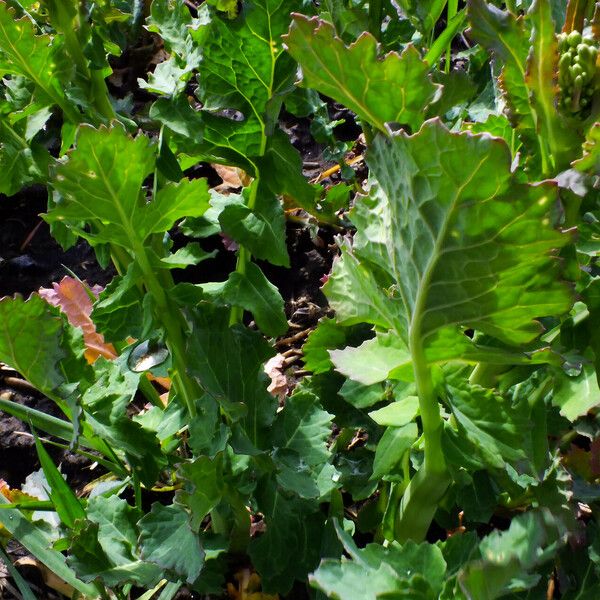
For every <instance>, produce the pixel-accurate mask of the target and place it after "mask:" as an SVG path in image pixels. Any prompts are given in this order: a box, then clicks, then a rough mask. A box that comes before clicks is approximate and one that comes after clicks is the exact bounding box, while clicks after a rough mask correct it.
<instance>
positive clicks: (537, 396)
mask: <svg viewBox="0 0 600 600" xmlns="http://www.w3.org/2000/svg"><path fill="white" fill-rule="evenodd" d="M552 382H553V380H552V377H551V376H550V375H548V376H547V377H546V378H545V379H544V380H543V381H542V382H541V383H540V384H539V386H538V387H537V389H536V390H535V391H534V392H533V393H532V394H531V395H530V396H529V399H528V402H529V407H530V409H531V421H532V422H533V424H534V426H533V429H532V431H531V441H532V446H533V466H534V468H535V470H536V473H538V474H541V473H543V472H544V470H545V469H546V467H547V466H548V456H549V455H550V448H549V446H548V419H547V413H546V403H545V402H544V398H545V397H546V395H547V394H548V392H549V391H550V389H551V388H552Z"/></svg>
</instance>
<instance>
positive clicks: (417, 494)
mask: <svg viewBox="0 0 600 600" xmlns="http://www.w3.org/2000/svg"><path fill="white" fill-rule="evenodd" d="M416 312H417V313H418V311H416ZM409 347H410V352H411V356H412V360H413V370H414V373H415V382H416V384H417V393H418V395H419V412H420V415H421V424H422V427H423V437H424V439H425V459H424V461H423V465H422V466H421V468H420V469H419V470H418V472H417V474H416V475H415V476H414V477H413V479H412V480H411V482H410V483H409V484H408V487H407V488H406V491H405V492H404V495H403V496H402V502H401V504H400V510H399V512H398V517H397V519H396V523H395V538H396V539H397V540H398V541H400V542H404V541H406V540H408V539H412V540H415V541H417V542H420V541H422V540H424V539H425V536H426V535H427V531H428V530H429V527H430V525H431V522H432V520H433V517H434V515H435V512H436V510H437V508H438V504H439V502H440V500H441V499H442V497H443V496H444V494H445V493H446V490H447V489H448V486H449V485H450V482H451V478H450V474H449V472H448V467H447V465H446V458H445V457H444V451H443V447H442V434H443V431H444V422H443V420H442V417H441V415H440V406H439V403H438V400H437V396H436V393H435V387H434V385H433V380H432V378H431V372H430V370H429V366H428V364H427V360H426V358H425V352H424V349H423V343H422V340H421V332H420V328H419V327H417V326H413V327H412V328H411V333H410V337H409Z"/></svg>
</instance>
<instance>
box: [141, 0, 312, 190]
mask: <svg viewBox="0 0 600 600" xmlns="http://www.w3.org/2000/svg"><path fill="white" fill-rule="evenodd" d="M299 6H300V5H299V4H298V3H297V2H296V1H295V0H292V1H290V2H286V3H282V2H280V1H279V0H253V1H252V2H247V3H246V4H245V5H244V10H243V11H242V12H241V13H240V15H238V17H237V18H236V19H229V18H228V17H227V16H226V15H222V14H219V13H218V12H217V11H216V10H214V9H210V10H207V11H206V12H205V13H204V15H203V17H204V19H203V20H202V22H201V23H199V26H198V27H197V28H194V29H193V30H192V32H191V35H192V37H193V38H194V40H195V41H196V43H197V44H198V45H199V46H201V47H202V60H201V63H200V66H199V71H200V76H199V84H200V86H199V88H198V96H199V98H200V101H201V102H202V104H203V109H202V110H201V111H199V112H197V113H196V112H194V111H193V110H192V109H191V108H190V107H189V105H188V104H187V100H186V99H185V98H178V99H175V100H173V101H166V100H160V101H159V102H157V103H155V105H154V106H153V110H152V111H151V115H152V116H153V118H158V119H159V120H160V121H161V122H163V123H164V124H165V125H167V126H168V127H169V128H170V129H172V130H173V131H176V132H177V133H179V134H180V135H183V136H185V137H186V138H189V139H190V141H191V142H192V144H193V152H194V154H197V155H198V156H199V157H202V158H203V159H204V160H209V161H211V162H219V163H225V164H234V165H237V166H240V167H241V168H243V169H245V170H246V171H247V172H248V173H250V174H253V175H255V174H256V166H257V165H256V163H255V162H254V161H253V159H254V158H256V157H261V156H263V155H264V154H265V151H266V150H267V138H268V137H269V136H271V134H272V133H273V129H274V126H275V123H276V119H277V117H278V115H279V110H280V107H281V103H282V101H283V97H284V95H285V93H287V92H288V91H290V90H291V83H292V80H293V77H294V74H295V65H294V61H293V60H292V58H291V57H290V56H289V54H287V53H286V52H284V50H283V47H282V45H281V40H280V37H281V35H282V34H283V33H284V32H285V31H286V29H287V27H288V24H289V14H290V11H292V10H294V9H295V8H298V7H299ZM225 110H226V111H230V112H231V111H239V113H241V115H242V116H243V118H241V119H237V120H236V119H232V118H228V117H226V116H221V115H219V114H218V113H219V112H220V111H225ZM184 143H185V144H186V146H187V147H188V148H189V143H187V142H183V143H181V142H178V145H179V146H180V147H181V148H183V144H184ZM186 151H188V152H189V151H190V150H186ZM298 176H299V173H298V174H297V175H295V180H297V181H298ZM302 187H303V188H304V189H305V188H306V184H304V186H302ZM299 189H301V188H299Z"/></svg>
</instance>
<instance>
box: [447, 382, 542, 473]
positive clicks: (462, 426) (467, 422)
mask: <svg viewBox="0 0 600 600" xmlns="http://www.w3.org/2000/svg"><path fill="white" fill-rule="evenodd" d="M447 390H448V403H449V405H450V408H451V410H452V414H453V415H454V418H455V420H456V423H457V424H458V429H459V435H458V436H457V438H459V441H460V443H464V441H466V440H468V442H469V443H470V444H471V446H472V450H471V452H472V453H473V454H477V455H480V456H481V457H482V460H483V462H484V464H486V465H489V466H490V467H492V468H498V469H502V468H503V467H504V461H508V462H514V461H518V460H521V459H524V458H525V457H526V451H525V442H524V438H525V436H526V435H527V432H528V430H529V428H530V419H529V414H528V407H527V405H526V404H524V403H521V404H520V405H516V406H513V405H512V404H511V402H510V400H507V399H505V398H504V397H502V396H500V395H497V394H495V393H494V392H493V390H489V389H486V388H483V387H480V386H477V385H468V383H466V382H463V381H459V380H458V378H456V380H455V381H451V382H449V383H448V385H447Z"/></svg>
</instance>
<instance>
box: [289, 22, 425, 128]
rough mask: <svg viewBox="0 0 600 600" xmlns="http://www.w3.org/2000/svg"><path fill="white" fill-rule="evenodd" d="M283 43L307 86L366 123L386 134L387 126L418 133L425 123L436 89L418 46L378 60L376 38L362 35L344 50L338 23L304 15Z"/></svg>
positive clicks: (409, 47) (391, 53)
mask: <svg viewBox="0 0 600 600" xmlns="http://www.w3.org/2000/svg"><path fill="white" fill-rule="evenodd" d="M284 40H285V44H286V46H287V48H288V51H289V53H290V54H291V55H292V56H293V57H294V58H295V59H296V60H297V61H298V63H299V64H300V66H301V67H302V82H303V85H304V86H306V87H311V88H314V89H316V90H318V91H319V92H321V93H323V94H326V95H327V96H330V97H331V98H333V99H334V100H336V101H338V102H341V103H342V104H344V106H347V107H348V108H350V109H351V110H353V111H354V112H355V113H356V114H357V115H358V116H359V117H360V118H361V119H362V120H364V121H365V122H366V123H369V124H371V125H373V126H375V127H376V128H377V129H379V130H380V131H386V123H400V124H404V125H409V126H410V127H411V128H413V129H417V128H418V127H419V125H420V124H421V123H422V122H423V113H424V111H425V108H426V107H427V105H428V104H429V103H430V102H431V101H432V100H433V98H434V95H435V92H436V86H435V85H434V84H433V83H432V82H431V80H430V79H429V76H428V71H429V66H428V65H427V63H425V62H424V61H423V60H421V58H420V56H419V53H418V51H417V50H416V49H415V48H414V47H413V46H410V45H409V46H407V48H406V49H405V50H404V52H403V53H402V54H401V55H398V54H397V53H395V52H390V53H389V54H387V55H386V56H385V57H384V58H383V59H379V58H378V46H377V41H376V39H375V38H374V37H373V36H372V35H371V34H368V33H363V34H362V35H361V36H360V37H359V38H358V40H357V41H356V42H354V43H353V44H352V45H351V46H345V45H344V42H343V41H342V40H341V39H340V38H338V37H336V35H335V30H334V28H333V25H331V24H329V23H327V22H326V21H322V20H320V19H318V18H316V17H315V18H312V19H309V18H308V17H305V16H303V15H294V20H293V21H292V24H291V26H290V31H289V33H288V34H287V35H286V36H284Z"/></svg>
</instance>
